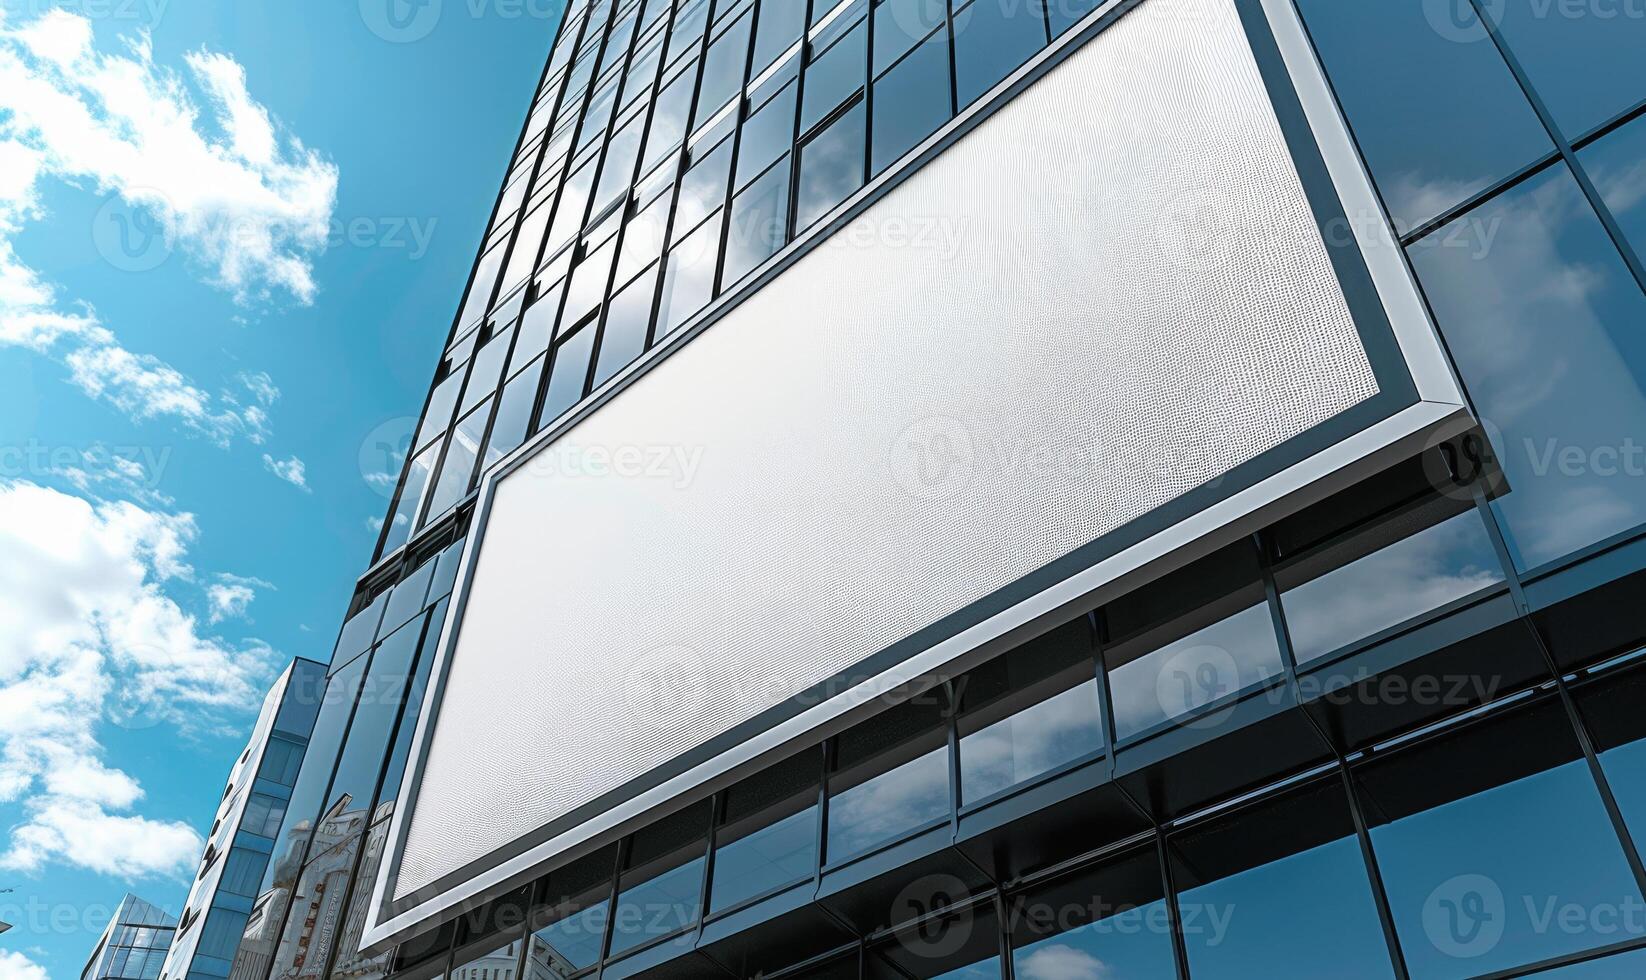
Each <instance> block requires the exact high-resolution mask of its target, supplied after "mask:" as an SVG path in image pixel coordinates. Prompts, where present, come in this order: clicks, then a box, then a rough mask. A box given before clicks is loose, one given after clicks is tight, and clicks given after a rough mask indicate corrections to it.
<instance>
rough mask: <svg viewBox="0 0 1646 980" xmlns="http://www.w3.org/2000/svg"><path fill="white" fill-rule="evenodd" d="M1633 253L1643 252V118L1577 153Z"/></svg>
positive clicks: (1645, 146)
mask: <svg viewBox="0 0 1646 980" xmlns="http://www.w3.org/2000/svg"><path fill="white" fill-rule="evenodd" d="M1578 157H1579V159H1581V160H1582V161H1583V167H1584V169H1585V170H1587V171H1588V172H1589V178H1590V179H1591V180H1593V181H1594V182H1595V187H1596V189H1598V190H1599V191H1600V197H1601V199H1602V200H1604V201H1605V202H1606V207H1607V208H1608V209H1609V210H1610V211H1611V212H1612V216H1613V217H1614V218H1616V219H1617V223H1618V224H1619V225H1621V226H1623V235H1624V237H1625V238H1627V239H1628V240H1629V244H1630V245H1632V246H1634V250H1635V254H1637V255H1640V254H1643V253H1646V193H1643V190H1646V117H1642V118H1640V119H1636V120H1635V121H1634V122H1632V123H1630V124H1629V125H1627V126H1624V127H1623V128H1622V129H1619V130H1617V131H1616V132H1613V133H1609V134H1607V135H1606V137H1605V138H1604V139H1602V140H1600V141H1599V142H1597V143H1593V144H1591V145H1589V146H1586V147H1584V148H1583V150H1582V152H1580V153H1579V154H1578Z"/></svg>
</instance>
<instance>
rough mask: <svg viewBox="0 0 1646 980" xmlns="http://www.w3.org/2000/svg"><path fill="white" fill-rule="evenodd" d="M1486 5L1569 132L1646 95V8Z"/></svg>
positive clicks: (1538, 2) (1527, 0)
mask: <svg viewBox="0 0 1646 980" xmlns="http://www.w3.org/2000/svg"><path fill="white" fill-rule="evenodd" d="M1485 9H1486V10H1487V12H1488V13H1489V14H1490V15H1491V16H1493V17H1495V18H1496V19H1497V22H1498V28H1499V30H1500V31H1501V33H1502V35H1503V37H1504V38H1505V39H1506V40H1507V41H1508V42H1509V50H1511V51H1512V52H1514V56H1515V59H1516V60H1517V61H1519V62H1520V65H1521V67H1522V68H1523V69H1524V70H1525V72H1526V75H1527V77H1528V78H1529V79H1530V80H1531V83H1532V87H1533V88H1535V89H1536V90H1537V94H1538V97H1539V98H1541V99H1542V100H1543V104H1544V105H1545V106H1547V107H1548V109H1549V112H1550V113H1552V114H1553V115H1554V117H1555V122H1556V123H1558V124H1559V126H1560V128H1561V129H1562V130H1563V131H1564V132H1565V134H1566V136H1567V138H1569V139H1575V138H1577V137H1578V136H1580V135H1582V134H1584V133H1586V132H1588V131H1589V130H1591V129H1593V128H1595V127H1596V126H1599V125H1600V124H1601V123H1604V122H1606V121H1607V120H1609V119H1611V118H1612V117H1613V116H1616V115H1617V114H1619V113H1621V112H1623V111H1625V110H1627V109H1632V108H1634V107H1635V105H1636V104H1637V103H1638V102H1639V101H1640V100H1641V99H1642V98H1643V97H1646V58H1642V57H1641V53H1642V52H1643V51H1646V7H1642V6H1641V5H1640V4H1638V3H1633V2H1625V0H1618V2H1615V3H1613V2H1598V3H1572V2H1565V3H1550V2H1546V0H1508V2H1500V3H1495V4H1489V5H1487V7H1486V8H1485Z"/></svg>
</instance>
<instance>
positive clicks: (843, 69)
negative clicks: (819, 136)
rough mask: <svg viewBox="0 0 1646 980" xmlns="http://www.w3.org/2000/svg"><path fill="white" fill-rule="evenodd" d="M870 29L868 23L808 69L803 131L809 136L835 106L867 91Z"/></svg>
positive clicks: (859, 25)
mask: <svg viewBox="0 0 1646 980" xmlns="http://www.w3.org/2000/svg"><path fill="white" fill-rule="evenodd" d="M868 39H869V29H868V26H867V21H864V22H862V23H859V24H858V25H857V26H855V27H853V28H852V29H851V30H850V31H847V32H846V34H845V36H844V37H842V38H841V39H840V40H839V41H836V42H835V43H834V45H833V46H832V47H830V48H829V49H828V50H827V51H823V52H821V53H819V54H818V55H816V56H815V57H814V58H813V59H812V63H811V64H809V65H807V66H806V78H805V83H806V84H805V90H804V94H803V96H802V99H801V110H800V131H801V132H802V133H804V132H807V131H808V130H810V129H811V128H812V127H813V126H815V125H817V124H818V122H820V121H821V120H822V119H823V117H824V116H827V115H828V114H829V113H830V112H831V111H833V110H834V107H835V106H838V105H840V103H842V102H845V101H846V100H847V99H849V98H851V96H852V95H853V94H854V93H856V92H858V91H859V90H860V89H862V88H863V73H864V70H865V69H866V67H867V65H868V59H867V54H868V52H867V50H866V47H867V45H868Z"/></svg>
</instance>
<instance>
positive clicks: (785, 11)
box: [754, 0, 821, 75]
mask: <svg viewBox="0 0 1646 980" xmlns="http://www.w3.org/2000/svg"><path fill="white" fill-rule="evenodd" d="M820 2H821V0H820ZM805 22H806V2H805V0H761V3H760V29H759V30H757V31H756V32H755V38H754V74H755V75H758V74H760V72H761V71H762V70H763V69H765V68H766V67H768V66H769V65H771V63H772V62H773V61H776V60H777V56H778V55H780V54H782V53H783V52H785V51H787V50H789V49H790V48H792V47H794V45H795V44H796V43H797V42H798V41H799V40H800V33H801V32H802V31H804V30H805V29H806V23H805Z"/></svg>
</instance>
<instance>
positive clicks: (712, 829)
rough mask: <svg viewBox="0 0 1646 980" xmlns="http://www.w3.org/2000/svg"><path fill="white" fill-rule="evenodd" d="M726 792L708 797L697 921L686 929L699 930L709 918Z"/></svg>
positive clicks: (724, 814) (698, 890) (724, 813)
mask: <svg viewBox="0 0 1646 980" xmlns="http://www.w3.org/2000/svg"><path fill="white" fill-rule="evenodd" d="M726 796H727V791H726V790H721V791H720V792H718V793H716V794H714V795H713V796H711V797H709V829H708V830H707V831H706V832H705V833H704V835H703V880H702V881H701V882H699V883H698V889H697V921H696V922H694V923H692V924H691V926H689V927H688V928H692V929H698V930H701V929H702V928H703V920H704V919H706V918H708V916H709V899H710V898H712V897H713V895H711V894H710V889H709V883H710V882H712V881H713V880H714V859H715V841H716V839H717V838H718V837H719V833H718V831H719V829H720V824H721V822H722V821H724V820H725V817H726Z"/></svg>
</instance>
